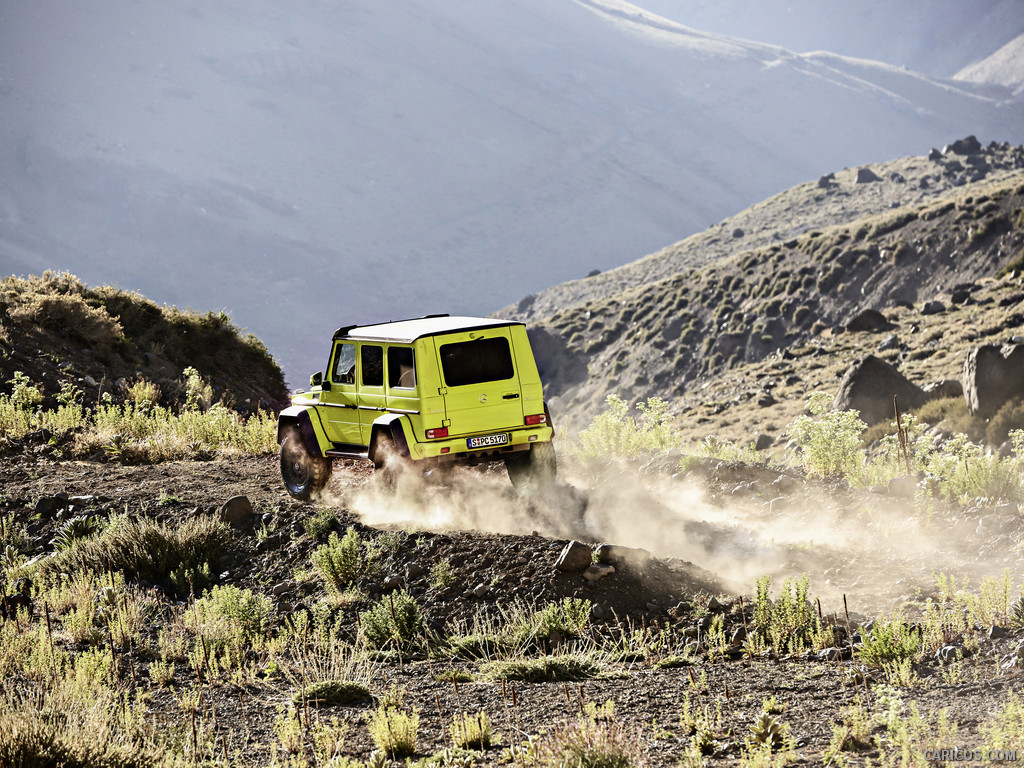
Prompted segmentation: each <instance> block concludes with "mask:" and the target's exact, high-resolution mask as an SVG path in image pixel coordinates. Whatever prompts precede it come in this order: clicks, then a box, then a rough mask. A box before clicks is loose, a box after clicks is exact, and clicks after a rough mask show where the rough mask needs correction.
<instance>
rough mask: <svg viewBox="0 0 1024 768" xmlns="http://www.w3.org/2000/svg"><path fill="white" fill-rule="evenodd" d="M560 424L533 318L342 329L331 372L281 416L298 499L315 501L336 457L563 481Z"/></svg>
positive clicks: (392, 472) (523, 484)
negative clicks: (474, 467)
mask: <svg viewBox="0 0 1024 768" xmlns="http://www.w3.org/2000/svg"><path fill="white" fill-rule="evenodd" d="M553 437H554V429H553V427H552V425H551V418H550V416H549V414H548V411H547V408H546V407H545V404H544V395H543V391H542V388H541V382H540V375H539V374H538V373H537V364H536V363H535V362H534V359H533V350H532V349H531V348H530V342H529V339H528V338H527V336H526V328H525V326H524V325H523V324H522V323H518V322H512V321H508V320H494V319H488V318H482V317H450V316H448V315H428V316H427V317H421V318H417V319H414V320H401V321H398V322H391V323H380V324H378V325H363V326H347V327H344V328H340V329H338V331H337V332H336V333H335V334H334V341H333V344H332V346H331V355H330V358H329V361H328V365H327V370H326V371H325V372H322V373H319V372H318V373H315V374H313V376H311V377H310V389H309V390H308V391H305V392H298V393H296V394H295V395H294V396H293V397H292V405H291V407H289V408H286V409H285V410H283V411H281V415H280V418H279V420H278V430H277V440H278V443H279V444H280V445H281V477H282V478H283V479H284V484H285V487H286V488H287V489H288V492H289V493H290V494H291V495H292V496H294V497H295V498H297V499H308V498H310V497H311V496H312V495H313V494H314V493H315V492H317V491H318V490H320V489H321V488H323V487H324V485H326V483H327V481H328V479H329V478H330V475H331V460H332V459H334V458H359V459H369V460H370V461H372V462H373V465H374V467H375V468H376V469H377V470H380V471H381V472H382V474H383V475H384V480H385V482H386V483H388V484H391V483H393V482H394V479H395V476H396V473H398V472H401V471H403V469H406V468H410V467H415V468H424V469H425V468H427V467H431V466H436V465H437V464H440V463H448V462H461V463H465V464H476V463H481V462H494V461H504V463H505V466H506V467H507V469H508V474H509V477H510V478H511V480H512V483H513V485H515V486H516V487H517V488H519V489H523V490H526V489H534V488H536V487H538V486H543V485H545V484H550V483H552V482H553V481H554V479H555V473H556V460H555V452H554V447H553V446H552V444H551V440H552V438H553Z"/></svg>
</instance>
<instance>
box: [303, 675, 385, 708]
mask: <svg viewBox="0 0 1024 768" xmlns="http://www.w3.org/2000/svg"><path fill="white" fill-rule="evenodd" d="M372 699H373V696H372V695H371V694H370V689H369V688H367V687H366V686H365V685H363V684H362V683H357V682H354V681H352V680H321V681H320V682H318V683H311V684H310V685H307V686H306V687H304V688H303V689H302V690H300V691H297V692H296V693H295V695H294V696H292V703H293V704H294V705H295V706H297V707H298V706H302V704H303V702H305V703H306V704H308V705H310V706H315V707H351V706H355V705H358V704H364V703H366V702H368V701H371V700H372Z"/></svg>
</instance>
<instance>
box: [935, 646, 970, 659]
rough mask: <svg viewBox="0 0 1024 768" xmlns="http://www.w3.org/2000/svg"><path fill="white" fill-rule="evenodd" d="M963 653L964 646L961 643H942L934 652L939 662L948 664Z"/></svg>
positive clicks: (961, 656)
mask: <svg viewBox="0 0 1024 768" xmlns="http://www.w3.org/2000/svg"><path fill="white" fill-rule="evenodd" d="M965 655H966V654H965V653H964V648H963V646H961V645H944V646H942V647H941V648H939V650H937V651H936V652H935V658H936V659H938V660H939V663H940V664H950V663H952V662H954V661H959V660H960V659H962V658H963V657H964V656H965Z"/></svg>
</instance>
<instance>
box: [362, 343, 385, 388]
mask: <svg viewBox="0 0 1024 768" xmlns="http://www.w3.org/2000/svg"><path fill="white" fill-rule="evenodd" d="M360 359H361V360H362V363H363V386H364V387H383V386H384V347H372V346H368V345H366V344H364V345H363V349H362V352H361V353H360Z"/></svg>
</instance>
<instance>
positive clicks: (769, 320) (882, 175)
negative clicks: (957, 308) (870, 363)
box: [504, 142, 1024, 423]
mask: <svg viewBox="0 0 1024 768" xmlns="http://www.w3.org/2000/svg"><path fill="white" fill-rule="evenodd" d="M955 146H956V147H958V148H959V149H960V150H961V151H962V152H963V154H958V153H957V152H955V151H954V150H953V148H948V150H947V151H946V152H945V153H941V152H939V151H937V150H936V151H935V152H933V154H932V159H929V158H927V157H916V158H907V159H904V160H899V161H895V162H892V163H886V164H881V165H874V166H870V167H867V168H860V169H856V170H849V169H844V170H843V171H840V172H837V173H835V174H829V175H827V176H824V177H822V178H821V179H820V180H819V181H818V182H810V183H806V184H803V185H800V186H798V187H795V188H793V189H791V190H788V191H787V192H784V193H782V194H780V195H778V196H776V197H774V198H771V199H770V200H767V201H765V202H764V203H761V204H759V205H756V206H753V207H752V208H749V209H747V210H746V211H743V212H742V213H740V214H738V215H737V216H735V217H733V218H731V219H728V220H726V221H724V222H722V223H721V224H719V225H717V226H716V227H713V228H711V229H710V230H708V231H706V232H703V233H700V234H698V235H694V236H693V237H691V238H688V239H687V240H684V241H682V242H681V243H678V244H676V245H674V246H671V247H669V248H666V249H664V250H662V251H660V252H658V253H656V254H653V255H651V256H648V257H645V258H643V259H641V260H639V261H637V262H634V263H632V264H629V265H626V266H623V267H620V268H619V269H617V270H612V271H611V272H609V273H605V274H600V275H595V276H593V277H590V278H587V279H585V280H578V281H574V282H572V283H568V284H564V285H562V286H556V287H554V288H551V289H549V290H548V291H544V292H542V293H540V294H538V295H537V296H536V297H527V298H526V299H524V300H523V301H521V302H520V303H519V304H518V305H517V306H515V307H510V308H506V310H504V312H506V313H508V314H511V315H513V316H517V317H520V318H522V319H524V320H526V321H527V322H528V323H529V324H530V325H531V327H532V328H533V329H534V331H533V332H534V335H535V338H536V339H537V346H538V349H539V357H540V364H541V367H542V369H543V372H544V374H545V375H546V377H547V380H548V392H549V397H551V398H552V402H553V408H554V409H555V411H557V412H559V413H561V414H563V415H564V416H568V418H569V419H571V420H574V421H577V422H578V421H582V422H583V423H585V420H586V418H587V417H588V416H589V415H592V414H593V413H595V412H596V411H597V410H599V409H600V407H601V405H602V403H603V401H604V399H605V397H606V396H607V395H608V394H619V395H620V396H622V397H625V398H627V399H637V398H645V397H648V396H651V395H658V396H662V397H666V398H669V399H672V398H677V397H680V396H682V395H684V394H686V393H688V392H691V393H692V392H693V391H694V390H695V389H697V388H699V387H701V386H703V384H704V383H707V382H709V381H714V380H715V379H716V378H717V377H719V376H721V374H722V373H723V371H726V370H728V369H731V368H733V367H735V366H737V365H739V364H741V363H749V362H754V361H759V360H762V359H764V358H765V357H767V356H768V355H771V354H773V353H775V352H776V351H777V350H780V349H786V348H790V347H793V346H795V345H798V344H801V343H804V342H807V341H808V340H811V339H814V338H816V337H820V336H822V335H823V334H831V333H832V331H833V329H835V328H836V327H837V326H840V327H841V326H843V325H844V324H845V323H846V321H847V320H849V319H850V317H852V316H853V315H854V314H856V313H857V312H858V311H860V310H863V309H869V308H870V309H876V310H889V309H894V308H896V307H899V306H912V305H914V304H916V303H917V304H919V303H923V302H926V301H929V300H933V299H943V300H945V301H946V302H947V303H948V302H949V299H950V297H951V294H952V292H953V291H954V290H955V289H957V288H958V287H963V286H969V285H972V284H974V283H975V282H977V281H979V280H982V279H983V278H990V277H994V276H996V275H997V274H998V273H1000V271H1001V270H1004V269H1006V268H1007V267H1008V266H1010V265H1015V266H1017V267H1018V268H1019V266H1020V261H1021V254H1022V248H1024V214H1022V212H1021V211H1022V206H1024V148H1021V147H1011V146H1008V145H995V144H993V145H990V146H989V147H988V148H981V147H979V146H976V145H975V144H974V143H973V142H968V143H966V144H961V143H958V144H957V145H955ZM968 147H972V148H973V150H972V151H970V152H968V151H967V150H968Z"/></svg>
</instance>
